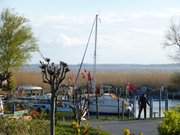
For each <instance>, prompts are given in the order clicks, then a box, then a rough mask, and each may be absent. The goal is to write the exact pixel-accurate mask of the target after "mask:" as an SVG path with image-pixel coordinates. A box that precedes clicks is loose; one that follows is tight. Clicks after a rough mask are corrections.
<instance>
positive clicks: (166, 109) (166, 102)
mask: <svg viewBox="0 0 180 135" xmlns="http://www.w3.org/2000/svg"><path fill="white" fill-rule="evenodd" d="M165 111H168V90H166V100H165Z"/></svg>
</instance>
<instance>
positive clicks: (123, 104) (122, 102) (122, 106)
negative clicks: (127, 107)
mask: <svg viewBox="0 0 180 135" xmlns="http://www.w3.org/2000/svg"><path fill="white" fill-rule="evenodd" d="M122 119H123V120H124V100H122Z"/></svg>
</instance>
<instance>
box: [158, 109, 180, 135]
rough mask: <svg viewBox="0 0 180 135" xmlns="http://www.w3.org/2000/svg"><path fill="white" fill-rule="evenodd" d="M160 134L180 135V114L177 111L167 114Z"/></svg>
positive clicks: (160, 128) (160, 127)
mask: <svg viewBox="0 0 180 135" xmlns="http://www.w3.org/2000/svg"><path fill="white" fill-rule="evenodd" d="M178 110H179V109H178ZM159 134H160V135H180V112H178V111H175V110H172V111H168V112H165V117H164V119H163V122H162V123H161V125H160V126H159Z"/></svg>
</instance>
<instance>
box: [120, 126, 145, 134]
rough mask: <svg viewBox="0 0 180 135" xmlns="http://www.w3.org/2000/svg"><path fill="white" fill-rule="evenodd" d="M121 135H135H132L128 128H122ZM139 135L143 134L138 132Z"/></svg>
mask: <svg viewBox="0 0 180 135" xmlns="http://www.w3.org/2000/svg"><path fill="white" fill-rule="evenodd" d="M123 135H135V134H134V133H132V132H131V131H130V129H129V128H124V129H123ZM139 135H144V134H143V132H140V133H139Z"/></svg>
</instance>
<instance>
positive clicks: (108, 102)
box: [76, 15, 130, 119]
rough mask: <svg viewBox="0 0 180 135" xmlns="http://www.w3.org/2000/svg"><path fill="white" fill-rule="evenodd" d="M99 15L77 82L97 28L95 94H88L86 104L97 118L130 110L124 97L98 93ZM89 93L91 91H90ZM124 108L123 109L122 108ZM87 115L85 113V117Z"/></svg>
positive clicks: (96, 18) (94, 67) (94, 66)
mask: <svg viewBox="0 0 180 135" xmlns="http://www.w3.org/2000/svg"><path fill="white" fill-rule="evenodd" d="M98 19H99V18H98V15H96V17H95V20H94V23H93V25H92V29H91V32H90V36H89V38H88V42H87V45H86V48H85V52H84V55H83V58H82V61H81V64H80V68H79V71H78V74H77V78H76V83H77V81H78V77H79V73H80V71H81V67H82V65H83V61H84V58H85V55H86V52H87V48H88V43H89V41H90V38H91V34H92V32H93V30H95V38H94V41H95V47H94V63H93V79H92V80H91V81H92V82H91V85H92V86H91V88H92V91H93V93H94V94H93V95H94V96H89V95H88V101H89V102H88V106H86V107H87V108H84V110H88V112H89V113H90V114H96V118H97V119H98V117H99V114H118V113H122V112H123V113H126V112H129V111H130V105H129V104H128V102H126V101H125V100H124V99H122V98H121V99H118V98H117V97H116V98H114V97H115V95H113V94H110V93H106V94H104V95H98V94H97V90H96V55H97V32H98ZM88 94H89V92H88ZM122 109H123V110H122ZM83 114H87V111H84V113H83ZM84 116H85V115H83V117H84Z"/></svg>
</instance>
